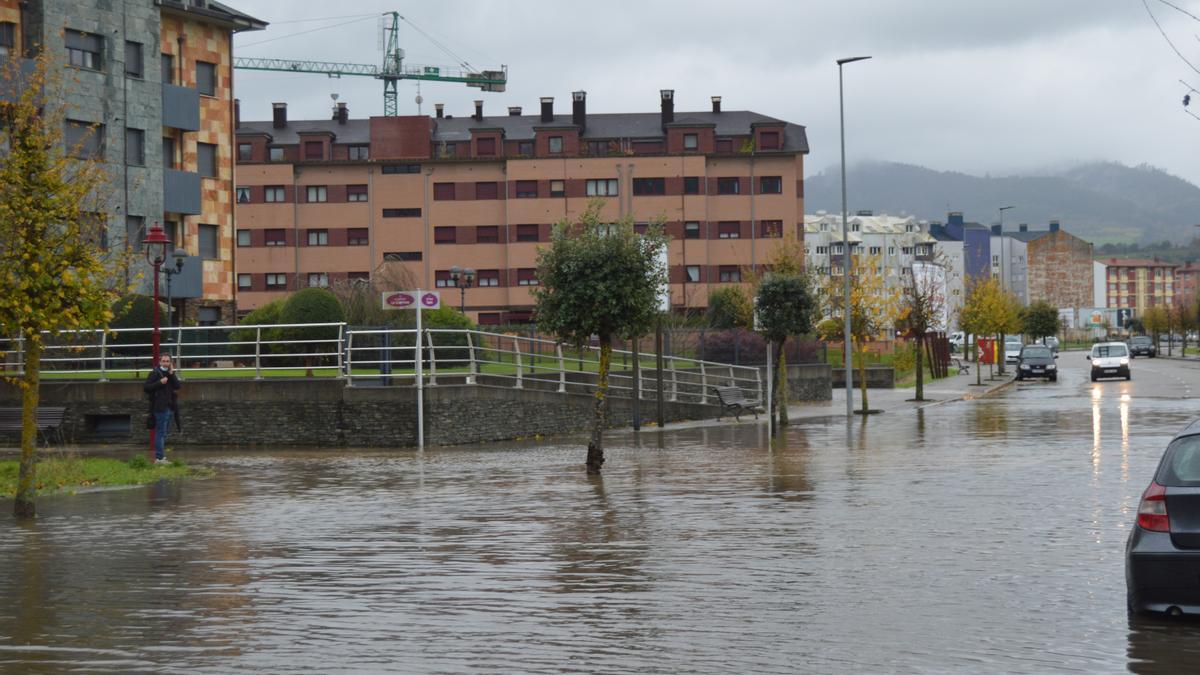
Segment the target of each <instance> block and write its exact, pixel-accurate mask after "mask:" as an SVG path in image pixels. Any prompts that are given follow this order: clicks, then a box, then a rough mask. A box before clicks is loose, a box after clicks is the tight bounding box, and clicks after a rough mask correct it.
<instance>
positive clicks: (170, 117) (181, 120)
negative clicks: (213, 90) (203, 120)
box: [162, 84, 200, 131]
mask: <svg viewBox="0 0 1200 675" xmlns="http://www.w3.org/2000/svg"><path fill="white" fill-rule="evenodd" d="M162 111H163V112H162V123H163V126H164V127H171V128H173V129H182V130H183V131H198V130H199V129H200V92H198V91H196V90H195V89H192V88H190V87H180V86H177V85H174V84H163V86H162Z"/></svg>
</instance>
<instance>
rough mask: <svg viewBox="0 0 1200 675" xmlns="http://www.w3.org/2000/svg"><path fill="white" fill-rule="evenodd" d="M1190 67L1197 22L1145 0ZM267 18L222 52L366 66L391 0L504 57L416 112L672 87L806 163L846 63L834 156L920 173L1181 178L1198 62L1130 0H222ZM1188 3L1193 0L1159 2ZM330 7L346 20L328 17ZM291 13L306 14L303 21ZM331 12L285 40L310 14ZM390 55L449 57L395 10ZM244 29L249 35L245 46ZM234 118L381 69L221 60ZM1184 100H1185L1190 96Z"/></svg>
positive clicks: (621, 104)
mask: <svg viewBox="0 0 1200 675" xmlns="http://www.w3.org/2000/svg"><path fill="white" fill-rule="evenodd" d="M1146 1H1147V2H1149V4H1150V8H1151V10H1152V11H1153V12H1154V15H1155V16H1156V17H1158V19H1159V21H1160V22H1161V23H1162V25H1163V28H1164V30H1165V31H1166V32H1167V34H1168V35H1169V36H1170V38H1171V39H1172V40H1173V41H1174V42H1175V44H1176V45H1177V46H1178V47H1179V48H1180V50H1181V51H1182V52H1183V53H1184V55H1185V56H1187V57H1188V58H1189V60H1191V62H1192V63H1193V64H1196V65H1197V66H1200V38H1198V37H1197V35H1198V34H1200V22H1197V21H1195V20H1193V19H1191V18H1189V17H1187V16H1186V15H1184V14H1183V13H1181V12H1180V11H1177V10H1176V9H1173V8H1172V7H1170V6H1168V5H1167V4H1164V3H1163V2H1162V1H1161V0H1146ZM227 2H228V3H229V4H231V5H233V6H235V7H236V8H238V9H240V10H242V11H245V12H247V13H249V14H252V15H254V16H256V17H258V18H260V19H262V20H264V21H267V22H270V23H271V26H270V27H269V28H268V29H267V30H266V31H261V32H254V33H243V34H240V35H238V36H237V37H236V38H235V43H234V44H235V54H236V55H237V56H260V57H276V58H294V59H307V60H329V61H346V62H358V63H376V62H379V61H380V60H381V52H380V51H379V50H378V38H377V34H378V32H379V28H378V23H377V19H376V18H375V17H373V16H366V17H360V16H359V15H366V14H371V13H382V12H386V11H390V10H392V9H395V10H397V11H400V12H401V14H403V15H404V16H405V17H406V18H407V19H408V20H409V21H411V22H412V23H413V24H415V25H416V26H417V27H418V28H420V29H421V31H424V32H425V33H427V34H428V35H430V36H433V38H434V39H436V40H437V41H438V42H440V43H442V44H444V45H445V46H447V47H449V49H450V50H451V51H452V52H453V53H454V54H455V55H456V56H457V57H458V58H461V59H462V60H465V61H467V62H469V63H470V64H471V65H473V66H475V67H478V68H492V67H495V66H498V65H499V64H506V65H507V66H508V69H509V85H508V91H507V92H505V93H500V94H495V93H489V94H482V95H481V94H480V92H479V90H478V89H472V88H469V87H467V86H465V85H461V84H450V83H423V84H422V85H421V94H422V95H423V96H424V99H425V105H424V112H426V113H431V112H432V110H433V103H435V102H444V103H445V104H446V109H447V112H448V113H449V114H454V115H456V116H457V115H467V114H470V113H471V112H472V103H471V101H472V100H474V99H476V98H483V99H484V101H485V103H484V110H485V114H489V115H501V114H505V110H506V107H507V106H510V105H520V106H523V107H524V108H525V112H526V113H530V112H533V111H536V110H537V107H538V97H540V96H554V97H555V110H556V112H559V113H567V112H569V110H570V92H571V91H573V90H576V89H583V90H586V91H587V92H588V112H637V111H642V112H652V111H656V110H658V99H659V96H658V90H659V89H668V88H669V89H674V90H675V101H676V103H675V106H676V110H677V111H686V110H707V109H708V108H709V105H710V104H709V96H711V95H714V94H719V95H721V96H722V97H724V100H723V106H724V108H725V109H726V110H744V109H749V110H754V111H756V112H760V113H763V114H766V115H771V116H774V117H778V118H782V119H785V120H788V121H791V122H795V123H798V124H803V125H805V126H807V127H808V137H809V144H810V146H811V148H812V153H811V155H810V156H809V158H808V161H807V173H809V174H812V173H816V172H818V171H821V170H822V169H825V168H828V167H830V166H833V165H835V164H836V163H837V161H838V82H837V67H836V65H835V64H834V61H835V60H836V59H837V58H840V57H845V56H855V55H871V56H873V57H874V58H873V60H871V61H866V62H861V63H855V64H852V65H849V66H847V67H846V124H847V148H846V151H847V156H848V159H849V161H850V162H851V163H853V162H855V161H857V160H868V159H878V160H889V161H900V162H910V163H914V164H921V165H925V166H928V167H930V168H933V169H939V170H958V171H966V172H969V173H975V174H984V173H989V172H990V173H992V174H1007V173H1016V172H1028V171H1033V170H1038V169H1043V168H1055V167H1062V166H1067V165H1070V164H1073V163H1076V162H1080V161H1088V160H1115V161H1120V162H1124V163H1126V164H1131V165H1134V164H1141V163H1149V164H1152V165H1155V166H1158V167H1161V168H1164V169H1166V170H1168V171H1170V172H1172V173H1174V174H1176V175H1179V176H1182V177H1184V178H1187V179H1188V180H1191V181H1192V182H1193V183H1197V184H1200V152H1197V148H1198V147H1200V120H1197V119H1195V118H1193V117H1191V116H1189V115H1187V114H1186V113H1185V112H1184V111H1183V108H1182V105H1181V100H1182V98H1183V95H1184V94H1185V93H1186V91H1187V89H1186V88H1185V87H1184V86H1183V85H1182V84H1180V82H1179V80H1180V79H1183V80H1185V81H1187V82H1189V83H1190V84H1191V85H1193V86H1196V87H1197V88H1200V75H1197V73H1196V71H1194V70H1192V69H1191V68H1189V66H1188V65H1187V64H1185V63H1184V62H1183V61H1182V60H1180V58H1179V57H1178V56H1176V55H1175V54H1174V53H1173V52H1172V51H1171V48H1170V46H1169V45H1168V44H1167V43H1166V42H1165V41H1164V39H1163V37H1162V35H1160V34H1159V32H1158V29H1157V28H1156V27H1155V25H1154V23H1153V22H1152V21H1151V19H1150V17H1149V16H1148V15H1147V12H1146V8H1145V7H1144V6H1143V3H1142V0H1005V1H1004V2H983V1H976V0H822V1H817V0H799V1H797V0H792V1H790V2H754V1H751V0H740V1H739V2H735V3H730V2H708V1H706V0H688V1H687V2H656V1H653V0H637V1H632V0H610V1H609V2H563V1H562V0H557V1H545V0H521V1H520V2H515V1H514V2H495V1H493V2H488V1H485V0H443V1H439V2H411V1H409V2H400V0H353V1H352V2H350V1H346V2H340V3H330V2H328V1H327V0H321V1H319V2H318V1H313V0H227ZM1171 2H1172V3H1173V4H1175V5H1176V6H1177V7H1179V8H1182V9H1184V10H1187V11H1189V12H1191V13H1192V14H1195V15H1200V0H1171ZM341 15H345V16H344V17H342V16H341ZM305 19H322V20H317V21H303V20H305ZM346 22H352V23H348V24H347V25H343V26H338V27H333V28H328V29H325V30H318V31H315V32H309V33H306V34H303V35H298V36H294V37H286V36H289V35H292V34H295V33H299V32H301V31H310V30H312V29H314V28H321V27H326V26H334V25H335V24H340V23H346ZM400 41H401V46H402V47H404V49H405V50H406V51H407V59H406V63H409V64H444V65H453V64H455V63H456V62H457V60H458V58H456V57H455V56H451V55H449V54H447V53H446V52H444V51H442V50H441V49H439V47H438V46H436V45H435V43H434V42H432V41H431V40H430V39H428V38H427V37H425V36H423V35H422V34H421V33H420V32H418V31H417V30H415V29H414V28H413V27H412V26H411V25H409V24H408V23H405V22H401V30H400ZM260 43H261V44H260ZM237 78H238V79H237V82H236V84H235V86H236V90H237V96H238V97H239V98H240V99H241V100H242V116H243V118H245V119H268V118H269V117H270V110H271V108H270V104H271V102H272V101H287V102H288V105H289V108H288V110H289V116H290V117H292V118H293V119H297V118H317V117H324V116H327V115H328V114H329V109H330V104H331V103H330V98H329V95H330V94H331V93H334V92H336V93H337V94H339V96H340V99H339V100H341V101H346V102H348V103H349V106H350V114H351V116H352V117H365V116H367V115H378V114H382V110H383V97H382V83H380V82H378V81H376V80H373V79H370V78H365V77H351V78H343V79H340V80H336V79H328V78H325V77H322V76H320V75H300V74H284V73H263V72H256V71H245V70H239V71H237ZM399 91H400V96H399V99H400V112H401V114H416V112H417V107H416V104H415V103H414V100H413V99H414V97H415V96H416V93H417V89H416V85H415V83H411V82H401V84H400V89H399ZM1193 96H1194V98H1196V99H1198V100H1197V101H1196V102H1194V103H1193V104H1192V106H1191V109H1192V110H1193V111H1194V112H1196V113H1197V114H1200V96H1196V95H1195V94H1193Z"/></svg>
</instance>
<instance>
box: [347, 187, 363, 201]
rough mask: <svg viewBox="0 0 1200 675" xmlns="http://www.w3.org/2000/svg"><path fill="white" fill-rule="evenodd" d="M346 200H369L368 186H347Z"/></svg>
mask: <svg viewBox="0 0 1200 675" xmlns="http://www.w3.org/2000/svg"><path fill="white" fill-rule="evenodd" d="M346 201H348V202H365V201H367V186H366V185H347V186H346Z"/></svg>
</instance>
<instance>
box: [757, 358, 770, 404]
mask: <svg viewBox="0 0 1200 675" xmlns="http://www.w3.org/2000/svg"><path fill="white" fill-rule="evenodd" d="M767 349H768V350H770V347H767ZM770 356H771V352H770V351H768V352H767V357H768V358H770ZM754 390H755V392H756V393H757V394H758V395H759V396H762V395H763V383H762V371H761V370H759V369H758V368H755V369H754Z"/></svg>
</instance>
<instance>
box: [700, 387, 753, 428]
mask: <svg viewBox="0 0 1200 675" xmlns="http://www.w3.org/2000/svg"><path fill="white" fill-rule="evenodd" d="M712 390H713V393H715V394H716V395H717V400H718V401H720V403H721V413H722V414H724V413H726V412H732V413H733V418H734V419H735V420H737V421H739V422H741V421H742V418H741V417H740V415H741V413H742V412H752V413H754V419H758V412H759V406H760V405H761V403H759V402H758V401H751V400H750V399H748V398H746V394H745V392H743V391H742V390H741V389H740V388H738V387H712ZM717 419H721V415H718V416H717Z"/></svg>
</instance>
